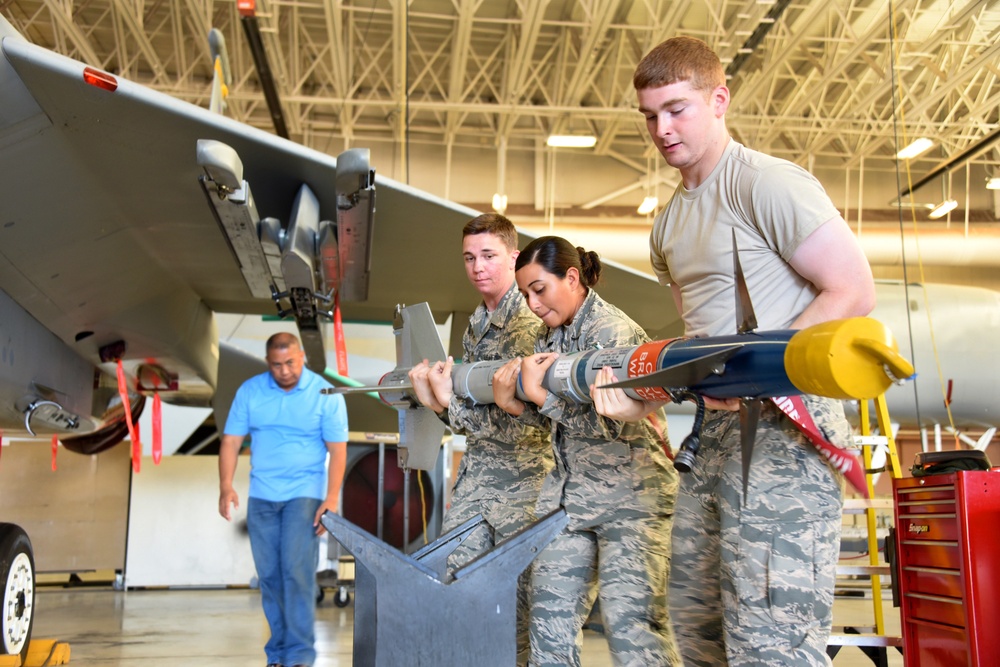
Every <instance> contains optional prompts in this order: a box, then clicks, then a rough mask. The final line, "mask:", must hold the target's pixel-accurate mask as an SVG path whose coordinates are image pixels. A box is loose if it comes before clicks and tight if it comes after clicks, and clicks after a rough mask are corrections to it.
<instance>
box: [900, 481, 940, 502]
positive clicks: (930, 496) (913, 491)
mask: <svg viewBox="0 0 1000 667" xmlns="http://www.w3.org/2000/svg"><path fill="white" fill-rule="evenodd" d="M902 481H903V482H904V483H901V484H898V485H897V486H896V494H897V496H898V499H899V502H900V504H902V503H908V502H912V501H918V500H919V501H936V500H937V501H940V500H955V485H954V484H930V485H922V484H920V482H921V481H924V480H918V479H912V480H911V479H906V480H902Z"/></svg>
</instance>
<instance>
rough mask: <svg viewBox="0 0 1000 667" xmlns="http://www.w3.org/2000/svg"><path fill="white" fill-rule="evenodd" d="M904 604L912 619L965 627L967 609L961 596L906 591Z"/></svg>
mask: <svg viewBox="0 0 1000 667" xmlns="http://www.w3.org/2000/svg"><path fill="white" fill-rule="evenodd" d="M903 604H904V605H906V608H907V610H908V616H909V618H911V619H920V620H924V621H931V622H933V623H938V624H940V625H950V626H952V627H955V628H964V627H965V609H964V608H963V607H962V600H961V599H960V598H958V599H956V598H949V597H945V596H943V595H926V594H924V593H906V594H905V595H903Z"/></svg>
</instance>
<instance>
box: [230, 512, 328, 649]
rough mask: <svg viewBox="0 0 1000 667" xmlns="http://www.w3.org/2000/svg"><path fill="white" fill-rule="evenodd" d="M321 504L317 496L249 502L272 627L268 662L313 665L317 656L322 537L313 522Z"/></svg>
mask: <svg viewBox="0 0 1000 667" xmlns="http://www.w3.org/2000/svg"><path fill="white" fill-rule="evenodd" d="M319 505H320V501H319V500H317V499H315V498H294V499H292V500H288V501H285V502H271V501H268V500H261V499H259V498H250V499H249V501H248V502H247V528H248V529H249V532H250V549H251V550H252V551H253V561H254V565H256V567H257V577H258V578H259V579H260V597H261V604H262V605H263V607H264V616H265V617H266V618H267V623H268V625H269V626H270V627H271V638H270V639H269V640H268V642H267V644H266V645H265V646H264V652H265V653H266V654H267V662H268V663H272V662H276V663H280V664H282V665H299V664H301V665H311V664H313V662H315V660H316V648H315V646H314V641H315V637H314V634H313V623H314V621H315V617H316V567H317V565H318V559H319V541H318V540H319V538H318V537H317V536H316V534H315V530H314V528H313V525H312V522H313V518H314V517H315V516H316V510H317V509H319Z"/></svg>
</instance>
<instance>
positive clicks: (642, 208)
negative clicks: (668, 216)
mask: <svg viewBox="0 0 1000 667" xmlns="http://www.w3.org/2000/svg"><path fill="white" fill-rule="evenodd" d="M659 204H660V200H659V199H657V198H656V197H646V198H645V199H643V200H642V203H641V204H639V208H637V209H636V213H638V214H639V215H647V214H649V213H652V212H653V211H655V210H656V207H657V206H659Z"/></svg>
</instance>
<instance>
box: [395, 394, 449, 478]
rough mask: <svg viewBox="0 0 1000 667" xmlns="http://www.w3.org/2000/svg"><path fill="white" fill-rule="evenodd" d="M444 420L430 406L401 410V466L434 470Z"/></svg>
mask: <svg viewBox="0 0 1000 667" xmlns="http://www.w3.org/2000/svg"><path fill="white" fill-rule="evenodd" d="M443 437H444V422H442V421H441V420H440V419H438V416H437V415H436V414H434V412H433V411H432V410H431V409H429V408H424V407H419V408H408V409H405V410H400V411H399V466H400V467H401V468H408V469H410V470H434V464H435V463H436V462H437V458H438V452H440V451H441V438H443Z"/></svg>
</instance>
